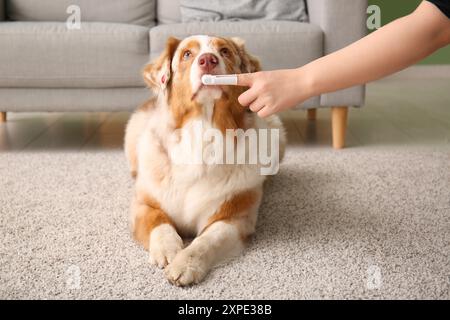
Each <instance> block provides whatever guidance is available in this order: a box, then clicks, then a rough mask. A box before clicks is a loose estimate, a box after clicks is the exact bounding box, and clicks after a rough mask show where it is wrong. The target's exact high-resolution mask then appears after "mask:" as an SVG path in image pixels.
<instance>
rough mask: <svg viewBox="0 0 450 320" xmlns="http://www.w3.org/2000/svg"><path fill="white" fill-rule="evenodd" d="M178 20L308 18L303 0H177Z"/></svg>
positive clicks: (302, 19)
mask: <svg viewBox="0 0 450 320" xmlns="http://www.w3.org/2000/svg"><path fill="white" fill-rule="evenodd" d="M180 9H181V21H182V22H194V21H205V22H211V21H220V20H256V19H263V20H286V21H302V22H305V21H307V20H308V19H307V18H308V17H307V15H306V6H305V2H304V1H303V0H283V1H279V0H234V1H230V0H208V1H204V0H180Z"/></svg>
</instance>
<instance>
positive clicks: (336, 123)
mask: <svg viewBox="0 0 450 320" xmlns="http://www.w3.org/2000/svg"><path fill="white" fill-rule="evenodd" d="M347 115H348V107H333V108H331V128H332V134H333V148H334V149H342V148H343V147H344V146H345V132H346V130H347Z"/></svg>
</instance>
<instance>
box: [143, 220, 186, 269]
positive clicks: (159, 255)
mask: <svg viewBox="0 0 450 320" xmlns="http://www.w3.org/2000/svg"><path fill="white" fill-rule="evenodd" d="M182 249H183V240H182V239H181V237H180V236H179V235H178V233H177V232H176V230H175V229H174V228H173V227H172V226H171V225H169V224H163V225H160V226H158V227H156V228H155V229H153V231H152V233H151V235H150V245H149V251H150V256H149V261H150V263H151V264H153V265H156V266H158V267H160V268H164V267H165V266H166V265H167V264H169V263H171V262H172V260H173V259H174V258H175V256H176V255H177V253H178V252H180V251H181V250H182Z"/></svg>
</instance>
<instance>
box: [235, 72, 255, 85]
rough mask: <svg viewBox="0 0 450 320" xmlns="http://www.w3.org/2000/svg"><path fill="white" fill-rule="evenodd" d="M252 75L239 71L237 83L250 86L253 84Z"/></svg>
mask: <svg viewBox="0 0 450 320" xmlns="http://www.w3.org/2000/svg"><path fill="white" fill-rule="evenodd" d="M253 77H254V75H253V74H252V73H241V74H238V75H237V85H238V86H243V87H251V86H252V84H253Z"/></svg>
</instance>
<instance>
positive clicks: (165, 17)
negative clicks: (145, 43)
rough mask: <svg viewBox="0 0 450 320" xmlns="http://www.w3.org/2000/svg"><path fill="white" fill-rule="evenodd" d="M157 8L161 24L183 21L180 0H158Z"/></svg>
mask: <svg viewBox="0 0 450 320" xmlns="http://www.w3.org/2000/svg"><path fill="white" fill-rule="evenodd" d="M206 1H207V0H206ZM156 10H157V12H158V15H157V22H158V23H159V24H169V23H180V22H181V12H180V0H157V4H156Z"/></svg>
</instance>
